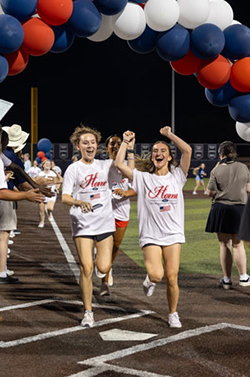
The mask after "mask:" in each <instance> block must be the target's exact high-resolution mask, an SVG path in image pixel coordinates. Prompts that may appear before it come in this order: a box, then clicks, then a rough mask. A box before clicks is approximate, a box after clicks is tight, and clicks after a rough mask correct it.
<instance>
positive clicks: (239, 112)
mask: <svg viewBox="0 0 250 377" xmlns="http://www.w3.org/2000/svg"><path fill="white" fill-rule="evenodd" d="M228 111H229V114H230V116H231V118H233V119H234V120H235V121H237V122H240V123H249V122H250V94H245V95H242V96H239V97H235V98H233V99H232V100H231V101H230V102H229V106H228Z"/></svg>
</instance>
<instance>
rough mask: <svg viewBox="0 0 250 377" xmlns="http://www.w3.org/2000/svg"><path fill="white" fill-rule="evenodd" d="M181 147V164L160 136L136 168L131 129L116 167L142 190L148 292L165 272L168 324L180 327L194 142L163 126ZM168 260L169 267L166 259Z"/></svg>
mask: <svg viewBox="0 0 250 377" xmlns="http://www.w3.org/2000/svg"><path fill="white" fill-rule="evenodd" d="M160 133H161V135H163V136H166V137H167V138H168V139H169V140H170V141H171V142H173V143H174V144H175V145H176V147H177V148H178V149H179V150H180V151H181V159H180V164H179V165H178V166H174V164H173V156H172V153H171V149H170V147H169V146H168V144H167V143H166V142H165V141H157V142H156V143H155V144H154V145H153V147H152V150H151V154H150V157H149V158H148V159H146V160H141V163H140V161H137V162H136V167H137V168H136V169H134V170H133V169H131V168H130V167H129V166H127V165H126V164H125V163H124V159H125V154H126V149H127V146H128V144H129V143H130V142H131V140H132V139H133V138H134V137H135V134H134V133H133V132H131V131H126V132H125V133H124V134H123V142H122V144H121V147H120V149H119V152H118V154H117V157H116V167H117V168H118V169H119V170H120V171H121V172H122V173H123V175H124V176H125V177H127V178H128V179H130V180H131V181H132V184H133V189H134V190H135V191H136V192H137V211H138V222H139V241H140V246H141V248H142V250H143V256H144V263H145V266H146V269H147V273H148V274H147V277H146V279H145V281H144V282H143V289H144V293H145V294H146V295H147V296H151V295H152V294H153V292H154V290H155V286H156V283H159V282H160V281H161V280H162V278H163V275H164V270H165V280H166V284H167V299H168V305H169V316H168V324H169V326H170V327H174V328H180V327H182V324H181V322H180V319H179V315H178V313H177V304H178V299H179V287H178V271H179V264H180V253H181V244H182V243H184V242H185V236H184V200H183V192H182V189H183V186H184V184H185V182H186V176H187V173H188V170H189V166H190V160H191V155H192V149H191V147H190V146H189V145H188V144H187V143H186V142H184V141H183V140H182V139H180V138H179V137H178V136H176V135H174V134H173V133H172V132H171V128H170V127H164V128H161V129H160ZM162 259H163V263H164V269H163V265H162Z"/></svg>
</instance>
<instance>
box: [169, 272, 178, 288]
mask: <svg viewBox="0 0 250 377" xmlns="http://www.w3.org/2000/svg"><path fill="white" fill-rule="evenodd" d="M166 282H167V284H168V286H169V287H175V286H176V285H178V274H177V273H169V274H166Z"/></svg>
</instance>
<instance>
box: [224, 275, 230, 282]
mask: <svg viewBox="0 0 250 377" xmlns="http://www.w3.org/2000/svg"><path fill="white" fill-rule="evenodd" d="M223 280H224V282H225V283H231V277H228V276H224V277H223Z"/></svg>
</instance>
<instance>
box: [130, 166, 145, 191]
mask: <svg viewBox="0 0 250 377" xmlns="http://www.w3.org/2000/svg"><path fill="white" fill-rule="evenodd" d="M141 176H142V173H141V172H140V171H138V170H137V169H134V170H133V181H132V182H131V183H130V184H131V187H132V189H133V190H134V191H135V192H138V186H139V187H140V184H139V182H140V181H141Z"/></svg>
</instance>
